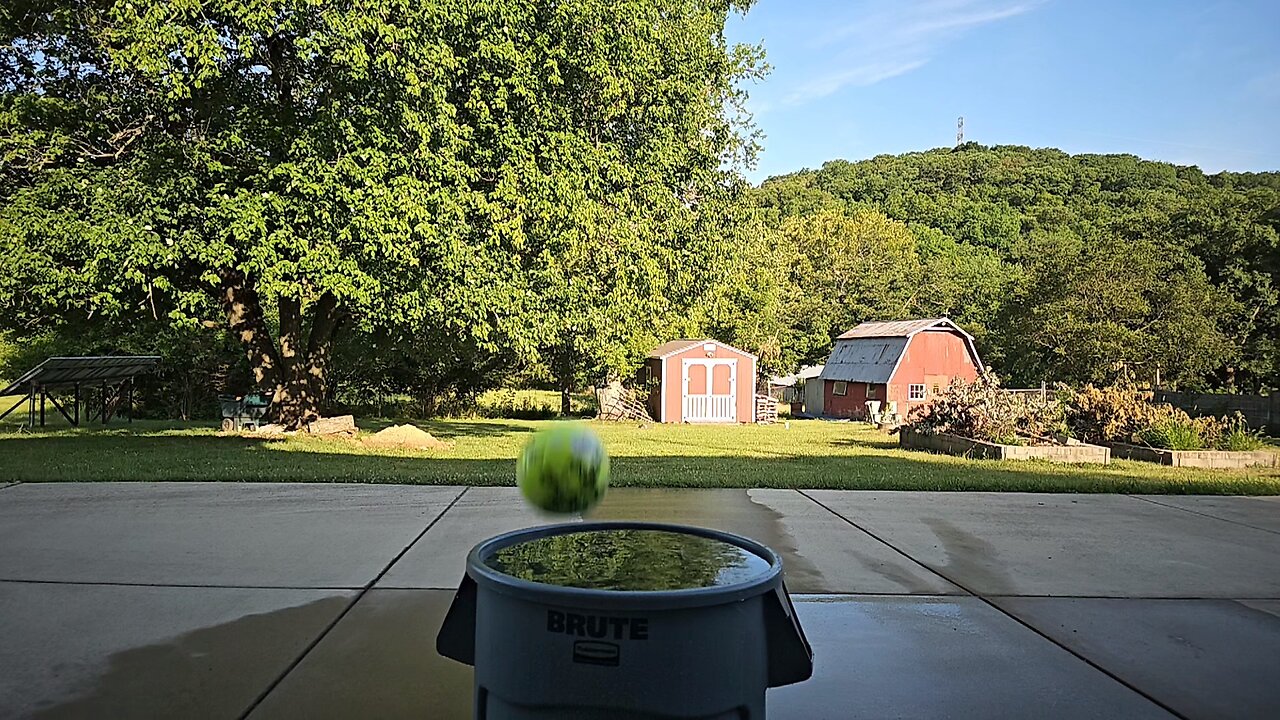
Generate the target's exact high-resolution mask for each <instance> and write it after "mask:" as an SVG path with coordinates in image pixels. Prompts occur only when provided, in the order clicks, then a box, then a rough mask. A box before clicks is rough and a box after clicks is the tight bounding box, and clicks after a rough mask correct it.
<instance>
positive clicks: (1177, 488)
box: [0, 420, 1280, 499]
mask: <svg viewBox="0 0 1280 720" xmlns="http://www.w3.org/2000/svg"><path fill="white" fill-rule="evenodd" d="M390 422H391V421H389V420H361V421H360V425H361V427H362V428H365V429H366V430H377V429H379V428H381V427H384V426H386V425H388V424H390ZM552 422H554V421H541V422H538V421H520V420H441V421H432V422H423V423H418V424H419V425H420V426H421V427H423V428H425V429H427V430H428V431H430V432H431V433H432V434H434V435H435V436H437V437H439V438H441V439H444V440H448V441H450V442H451V443H453V445H452V447H450V448H449V449H447V450H437V451H429V452H428V451H421V452H419V451H396V450H382V449H379V450H372V449H369V448H365V447H363V446H361V445H359V444H358V443H356V442H354V441H351V440H345V439H342V440H340V439H328V440H326V439H319V438H310V437H291V438H285V439H275V440H271V439H263V438H255V437H248V436H224V435H220V434H219V433H218V432H217V431H216V429H215V428H213V427H211V426H209V427H203V426H192V425H182V426H178V425H175V424H173V423H156V422H136V423H134V424H133V425H131V426H130V425H125V424H113V425H112V426H111V427H110V428H108V429H102V428H98V429H89V428H82V429H63V430H50V431H46V432H37V433H12V432H8V433H0V482H9V481H14V480H23V481H66V480H92V481H99V480H125V481H131V480H140V481H146V480H218V481H273V482H309V481H323V482H392V483H422V484H437V485H440V484H458V485H461V484H466V485H511V484H513V482H514V462H513V461H514V459H515V457H516V454H517V453H518V452H519V450H520V447H521V446H522V445H523V443H524V442H525V441H526V439H527V438H528V437H529V433H531V432H533V431H535V430H537V429H539V428H542V427H546V426H548V425H550V424H552ZM590 426H591V427H593V428H594V429H595V430H596V431H597V432H598V433H599V434H600V436H601V438H602V439H603V440H604V442H605V444H606V446H607V447H608V448H609V452H610V454H611V456H612V464H613V483H614V484H615V485H620V486H652V487H776V488H848V489H868V490H870V489H876V490H888V489H895V490H1018V491H1045V492H1047V491H1057V492H1134V493H1207V494H1280V470H1277V469H1254V470H1247V471H1230V470H1212V471H1209V470H1194V469H1185V468H1166V467H1160V466H1157V465H1152V464H1149V463H1138V462H1126V461H1118V462H1115V463H1113V464H1112V465H1109V466H1105V467H1103V466H1063V465H1053V464H1050V463H1044V462H1010V461H1004V462H1001V461H975V460H965V459H963V458H955V457H950V456H946V455H932V454H928V453H923V452H917V451H907V450H900V449H898V448H897V443H896V436H890V435H886V434H884V433H881V432H879V431H876V430H875V429H873V428H871V427H870V426H867V425H862V424H857V423H835V422H823V421H817V420H800V421H795V420H793V421H791V422H790V427H789V428H788V427H786V426H785V425H783V424H781V423H779V424H776V425H770V426H754V425H747V426H695V425H649V426H646V427H639V426H638V425H636V424H612V423H590ZM0 499H2V498H0Z"/></svg>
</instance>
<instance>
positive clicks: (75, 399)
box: [71, 383, 80, 427]
mask: <svg viewBox="0 0 1280 720" xmlns="http://www.w3.org/2000/svg"><path fill="white" fill-rule="evenodd" d="M75 392H76V394H75V396H74V397H73V398H72V400H71V402H73V403H75V406H76V407H75V411H74V412H75V415H76V419H75V420H72V421H71V424H72V425H75V426H76V427H80V383H76V391H75Z"/></svg>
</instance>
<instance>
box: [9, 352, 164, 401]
mask: <svg viewBox="0 0 1280 720" xmlns="http://www.w3.org/2000/svg"><path fill="white" fill-rule="evenodd" d="M159 364H160V356H159V355H106V356H100V357H51V358H49V359H47V360H45V361H44V362H42V363H40V364H39V365H37V366H35V367H33V368H31V369H30V370H28V371H26V372H25V373H23V374H22V376H21V377H19V378H18V379H17V380H14V381H13V382H12V383H10V384H9V387H7V388H5V389H4V390H0V397H3V396H5V395H18V394H26V393H28V392H30V390H31V388H32V387H37V386H38V387H53V386H56V385H75V384H76V383H83V384H91V383H103V382H106V383H110V382H113V381H116V380H127V379H129V378H131V377H133V376H135V375H141V374H143V373H146V372H150V371H152V370H154V369H155V368H156V366H157V365H159Z"/></svg>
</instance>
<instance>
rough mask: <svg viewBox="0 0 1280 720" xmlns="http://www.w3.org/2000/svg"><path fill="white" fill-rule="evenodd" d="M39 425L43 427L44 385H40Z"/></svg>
mask: <svg viewBox="0 0 1280 720" xmlns="http://www.w3.org/2000/svg"><path fill="white" fill-rule="evenodd" d="M40 427H44V386H43V385H41V386H40Z"/></svg>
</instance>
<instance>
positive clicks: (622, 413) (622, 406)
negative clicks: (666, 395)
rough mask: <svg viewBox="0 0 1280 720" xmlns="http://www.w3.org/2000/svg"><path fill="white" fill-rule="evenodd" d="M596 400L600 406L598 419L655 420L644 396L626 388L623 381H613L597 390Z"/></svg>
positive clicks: (617, 420)
mask: <svg viewBox="0 0 1280 720" xmlns="http://www.w3.org/2000/svg"><path fill="white" fill-rule="evenodd" d="M596 401H597V403H598V404H599V406H600V414H599V415H597V416H596V419H597V420H612V421H614V422H622V421H628V420H630V421H636V420H638V421H640V422H653V418H652V417H651V416H650V415H649V409H648V408H647V407H646V406H645V402H644V398H641V397H639V396H638V395H637V394H636V393H635V391H634V390H632V389H630V388H625V387H623V386H622V383H619V382H612V383H609V384H608V385H605V386H604V387H602V388H599V389H597V390H596Z"/></svg>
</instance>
